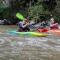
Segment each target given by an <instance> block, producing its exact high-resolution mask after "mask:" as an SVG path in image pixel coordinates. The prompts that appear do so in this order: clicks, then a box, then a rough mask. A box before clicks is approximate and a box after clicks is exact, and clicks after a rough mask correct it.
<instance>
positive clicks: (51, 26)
mask: <svg viewBox="0 0 60 60" xmlns="http://www.w3.org/2000/svg"><path fill="white" fill-rule="evenodd" d="M50 29H58V23H57V22H56V21H55V20H54V18H51V20H50Z"/></svg>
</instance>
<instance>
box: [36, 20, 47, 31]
mask: <svg viewBox="0 0 60 60" xmlns="http://www.w3.org/2000/svg"><path fill="white" fill-rule="evenodd" d="M47 27H48V21H47V20H42V21H41V25H40V27H39V28H38V29H37V31H38V32H47V31H48V29H47Z"/></svg>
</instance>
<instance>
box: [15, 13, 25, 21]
mask: <svg viewBox="0 0 60 60" xmlns="http://www.w3.org/2000/svg"><path fill="white" fill-rule="evenodd" d="M16 17H17V18H18V19H19V20H22V21H23V20H24V19H25V18H24V16H23V15H22V14H21V13H16Z"/></svg>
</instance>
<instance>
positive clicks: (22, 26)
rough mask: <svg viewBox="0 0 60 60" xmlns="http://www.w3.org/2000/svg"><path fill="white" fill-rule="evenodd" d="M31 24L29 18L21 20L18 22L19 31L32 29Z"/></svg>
mask: <svg viewBox="0 0 60 60" xmlns="http://www.w3.org/2000/svg"><path fill="white" fill-rule="evenodd" d="M29 24H30V21H29V20H28V19H24V20H23V21H22V22H19V23H18V27H19V29H18V31H19V32H23V31H24V32H26V31H30V29H29Z"/></svg>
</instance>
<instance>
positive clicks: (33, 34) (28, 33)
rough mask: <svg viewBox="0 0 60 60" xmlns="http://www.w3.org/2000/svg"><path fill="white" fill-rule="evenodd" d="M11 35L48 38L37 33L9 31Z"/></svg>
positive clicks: (43, 34)
mask: <svg viewBox="0 0 60 60" xmlns="http://www.w3.org/2000/svg"><path fill="white" fill-rule="evenodd" d="M11 33H16V34H19V35H31V36H38V37H46V36H48V34H45V33H38V32H16V31H11Z"/></svg>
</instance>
